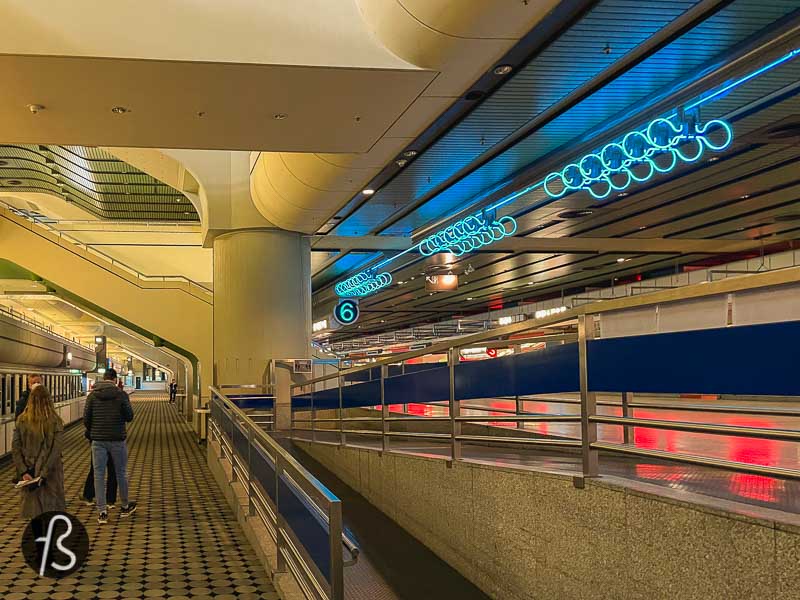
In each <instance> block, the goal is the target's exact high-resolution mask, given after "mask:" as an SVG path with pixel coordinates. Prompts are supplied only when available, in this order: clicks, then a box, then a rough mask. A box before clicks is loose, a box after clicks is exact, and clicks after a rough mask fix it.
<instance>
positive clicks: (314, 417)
mask: <svg viewBox="0 0 800 600" xmlns="http://www.w3.org/2000/svg"><path fill="white" fill-rule="evenodd" d="M311 441H312V442H316V441H317V409H316V407H315V406H314V384H313V383H312V384H311Z"/></svg>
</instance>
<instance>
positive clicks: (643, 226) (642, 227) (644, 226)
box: [639, 225, 647, 231]
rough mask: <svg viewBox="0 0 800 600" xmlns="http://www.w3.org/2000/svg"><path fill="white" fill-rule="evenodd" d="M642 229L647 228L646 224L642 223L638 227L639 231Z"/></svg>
mask: <svg viewBox="0 0 800 600" xmlns="http://www.w3.org/2000/svg"><path fill="white" fill-rule="evenodd" d="M642 229H647V225H642V226H641V227H639V231H641V230H642Z"/></svg>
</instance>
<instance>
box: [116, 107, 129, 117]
mask: <svg viewBox="0 0 800 600" xmlns="http://www.w3.org/2000/svg"><path fill="white" fill-rule="evenodd" d="M111 112H112V113H114V114H115V115H124V114H125V113H129V112H131V109H129V108H126V107H124V106H112V107H111Z"/></svg>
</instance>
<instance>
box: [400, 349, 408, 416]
mask: <svg viewBox="0 0 800 600" xmlns="http://www.w3.org/2000/svg"><path fill="white" fill-rule="evenodd" d="M400 374H401V375H405V374H406V361H404V360H403V361H400ZM403 414H405V415H407V414H408V402H404V403H403Z"/></svg>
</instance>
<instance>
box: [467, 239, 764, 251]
mask: <svg viewBox="0 0 800 600" xmlns="http://www.w3.org/2000/svg"><path fill="white" fill-rule="evenodd" d="M775 241H777V240H775V239H774V238H770V239H769V241H768V242H766V243H774V242H775ZM762 245H764V241H762V240H719V239H718V240H691V239H683V238H669V239H664V238H589V237H583V238H578V237H535V238H521V237H519V238H518V237H515V238H505V239H502V240H499V241H497V242H494V243H492V244H490V245H488V246H484V247H483V248H481V249H480V250H478V252H541V253H552V252H587V253H603V252H634V253H651V254H730V253H735V252H743V251H745V250H752V249H753V248H759V247H761V246H762Z"/></svg>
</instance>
